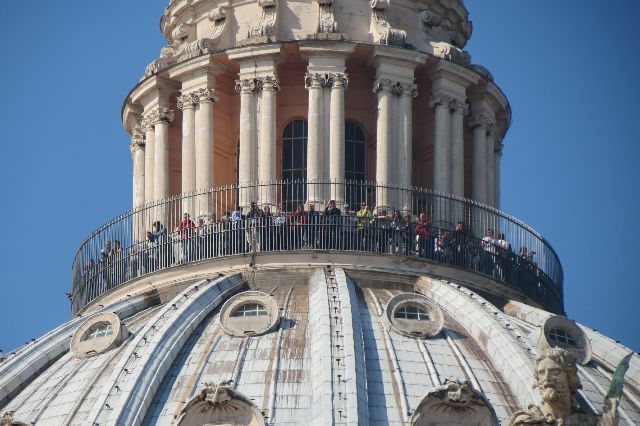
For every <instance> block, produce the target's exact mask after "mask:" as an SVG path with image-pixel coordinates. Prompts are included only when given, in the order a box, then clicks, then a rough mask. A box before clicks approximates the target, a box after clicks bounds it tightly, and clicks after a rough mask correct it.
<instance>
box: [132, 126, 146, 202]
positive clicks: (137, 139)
mask: <svg viewBox="0 0 640 426" xmlns="http://www.w3.org/2000/svg"><path fill="white" fill-rule="evenodd" d="M129 150H130V151H131V159H132V160H133V208H134V209H135V208H137V207H140V206H141V205H143V204H144V202H145V201H144V193H145V187H144V175H145V173H144V172H145V144H144V135H143V134H142V133H140V132H138V131H137V129H136V130H135V131H134V132H133V136H131V145H130V146H129Z"/></svg>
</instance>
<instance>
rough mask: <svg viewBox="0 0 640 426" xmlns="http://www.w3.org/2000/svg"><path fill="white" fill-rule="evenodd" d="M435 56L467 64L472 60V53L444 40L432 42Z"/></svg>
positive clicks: (459, 63)
mask: <svg viewBox="0 0 640 426" xmlns="http://www.w3.org/2000/svg"><path fill="white" fill-rule="evenodd" d="M430 44H431V48H432V49H433V56H435V57H436V58H441V59H445V60H447V61H450V62H453V63H455V64H458V65H464V66H467V65H469V63H470V62H471V55H469V53H468V52H465V51H464V50H462V49H459V48H457V47H455V46H454V45H452V44H450V43H447V42H444V41H438V42H435V41H432V42H430Z"/></svg>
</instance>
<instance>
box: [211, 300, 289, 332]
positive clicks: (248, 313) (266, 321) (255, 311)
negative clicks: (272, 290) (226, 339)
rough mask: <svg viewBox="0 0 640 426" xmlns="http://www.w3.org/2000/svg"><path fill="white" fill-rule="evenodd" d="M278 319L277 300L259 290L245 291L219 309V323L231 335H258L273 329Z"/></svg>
mask: <svg viewBox="0 0 640 426" xmlns="http://www.w3.org/2000/svg"><path fill="white" fill-rule="evenodd" d="M279 321H280V308H279V307H278V302H277V301H276V300H275V299H274V298H273V296H270V295H268V294H266V293H263V292H261V291H245V292H242V293H239V294H236V295H235V296H233V297H232V298H230V299H229V300H227V301H226V302H225V303H224V305H223V306H222V309H220V324H221V325H222V328H223V330H224V331H225V332H227V334H230V335H232V336H258V335H260V334H265V333H268V332H269V331H271V330H273V329H275V328H276V327H277V325H278V323H279Z"/></svg>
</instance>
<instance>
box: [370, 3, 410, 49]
mask: <svg viewBox="0 0 640 426" xmlns="http://www.w3.org/2000/svg"><path fill="white" fill-rule="evenodd" d="M389 2H390V0H371V13H372V14H373V20H374V22H375V23H376V30H377V33H378V34H377V35H378V42H379V43H381V44H388V45H390V46H400V47H403V46H404V43H405V41H406V39H407V32H406V31H404V30H401V29H397V28H393V27H392V26H391V24H390V23H389V20H388V18H387V9H388V8H389Z"/></svg>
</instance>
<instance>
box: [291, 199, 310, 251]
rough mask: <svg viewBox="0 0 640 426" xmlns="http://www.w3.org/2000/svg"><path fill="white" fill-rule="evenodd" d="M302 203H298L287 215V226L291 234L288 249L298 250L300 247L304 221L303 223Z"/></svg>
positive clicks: (304, 216)
mask: <svg viewBox="0 0 640 426" xmlns="http://www.w3.org/2000/svg"><path fill="white" fill-rule="evenodd" d="M305 218H306V215H305V212H304V205H303V204H298V208H296V209H295V210H294V211H293V212H292V213H291V216H289V226H290V227H291V236H290V240H289V244H288V247H289V248H290V249H294V250H299V249H300V248H301V247H302V240H303V235H304V223H305Z"/></svg>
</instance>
